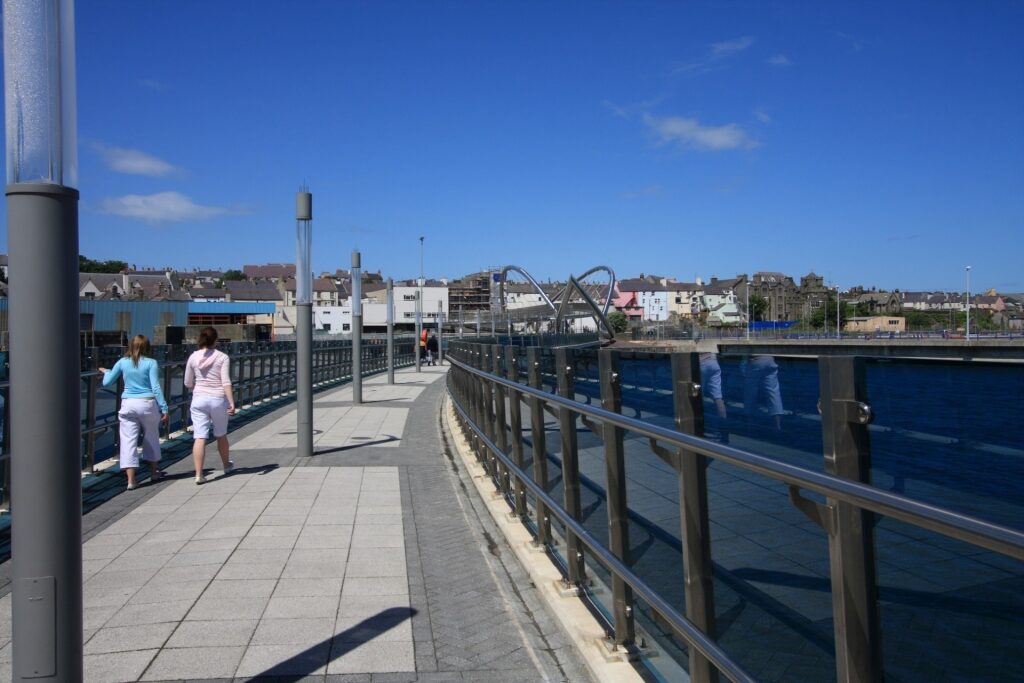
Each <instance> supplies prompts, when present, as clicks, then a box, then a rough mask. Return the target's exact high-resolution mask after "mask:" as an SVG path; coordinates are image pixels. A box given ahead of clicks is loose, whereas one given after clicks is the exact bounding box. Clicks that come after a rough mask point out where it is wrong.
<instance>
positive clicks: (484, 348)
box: [478, 344, 501, 490]
mask: <svg viewBox="0 0 1024 683" xmlns="http://www.w3.org/2000/svg"><path fill="white" fill-rule="evenodd" d="M478 367H479V368H480V369H481V370H484V371H485V372H490V370H491V367H492V366H491V347H490V346H488V345H486V344H481V345H480V365H479V366H478ZM480 391H481V396H482V397H483V403H482V405H483V423H482V425H481V426H482V427H483V428H484V434H486V435H487V438H488V439H490V440H491V443H496V442H497V431H498V430H497V429H496V428H495V420H494V413H495V410H494V385H493V384H491V383H490V382H489V381H487V380H486V379H483V378H482V377H481V378H480ZM483 450H484V457H485V458H487V463H488V470H489V471H490V473H491V479H492V480H493V481H494V485H495V488H496V489H498V490H500V489H501V485H500V484H499V477H500V475H499V470H498V458H497V457H496V456H495V455H494V453H492V452H491V451H490V449H487V448H485V449H483Z"/></svg>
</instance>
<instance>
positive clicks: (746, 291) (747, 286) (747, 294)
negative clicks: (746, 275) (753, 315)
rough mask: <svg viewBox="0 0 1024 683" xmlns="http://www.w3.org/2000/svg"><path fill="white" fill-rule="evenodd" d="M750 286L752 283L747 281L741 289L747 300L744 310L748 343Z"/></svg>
mask: <svg viewBox="0 0 1024 683" xmlns="http://www.w3.org/2000/svg"><path fill="white" fill-rule="evenodd" d="M752 284H753V283H752V282H751V281H750V280H747V281H746V282H745V283H744V287H743V296H744V297H745V298H746V300H747V303H746V308H747V341H750V285H752Z"/></svg>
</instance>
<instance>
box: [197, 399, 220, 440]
mask: <svg viewBox="0 0 1024 683" xmlns="http://www.w3.org/2000/svg"><path fill="white" fill-rule="evenodd" d="M189 412H190V413H191V415H192V438H193V439H219V438H220V437H222V436H227V434H228V398H227V396H204V395H202V394H193V395H192V406H191V408H190V409H189Z"/></svg>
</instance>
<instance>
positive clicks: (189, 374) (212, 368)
mask: <svg viewBox="0 0 1024 683" xmlns="http://www.w3.org/2000/svg"><path fill="white" fill-rule="evenodd" d="M185 386H186V387H188V388H189V389H191V390H192V391H193V393H195V394H200V395H204V396H224V395H225V394H224V387H229V386H231V364H230V362H229V360H228V355H227V354H226V353H223V352H221V351H218V350H216V349H199V350H198V351H195V352H194V353H193V354H192V355H191V356H189V357H188V362H187V363H185Z"/></svg>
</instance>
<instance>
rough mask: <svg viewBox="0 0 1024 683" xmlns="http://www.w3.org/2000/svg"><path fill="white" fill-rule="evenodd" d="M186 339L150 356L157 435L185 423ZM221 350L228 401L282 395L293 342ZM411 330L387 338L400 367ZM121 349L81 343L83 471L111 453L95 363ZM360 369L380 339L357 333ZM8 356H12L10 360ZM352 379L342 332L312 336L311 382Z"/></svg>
mask: <svg viewBox="0 0 1024 683" xmlns="http://www.w3.org/2000/svg"><path fill="white" fill-rule="evenodd" d="M193 350H194V349H193V347H192V346H187V345H182V346H157V347H154V349H153V355H154V357H155V358H156V359H157V360H158V361H159V363H160V373H161V378H160V381H161V385H162V387H163V390H164V395H165V396H166V398H167V404H168V406H169V407H170V414H171V420H170V421H169V422H168V423H167V424H166V425H164V426H163V427H162V429H163V434H162V436H163V437H164V438H170V437H171V436H172V434H174V433H176V432H183V431H185V430H187V429H188V427H189V425H190V419H189V410H188V407H189V395H188V391H187V390H186V389H185V387H184V385H183V382H182V380H183V377H184V374H185V362H186V360H187V359H188V355H189V353H191V352H192V351H193ZM224 351H225V352H226V353H227V354H228V356H229V358H230V359H231V381H232V383H233V385H234V391H235V398H236V404H237V406H238V407H239V408H241V409H244V408H246V407H251V406H254V405H257V404H262V403H264V402H266V401H270V400H274V399H281V398H287V397H290V396H292V395H293V394H294V391H295V358H296V355H295V342H245V343H243V342H232V343H230V344H226V345H225V348H224ZM413 353H414V342H413V339H412V337H403V338H396V339H395V350H394V356H395V360H394V364H395V366H396V367H404V366H408V365H411V364H412V363H413V358H414V356H413ZM122 354H123V349H121V348H120V347H100V348H90V349H86V350H85V352H84V353H83V365H85V366H87V367H88V368H89V369H87V370H85V371H83V372H82V374H81V387H82V405H83V410H82V415H83V417H84V419H83V423H82V428H81V444H82V446H81V451H80V453H79V459H80V466H81V468H82V470H83V472H94V471H95V470H96V464H97V462H99V461H101V460H103V459H105V458H106V457H110V456H111V455H113V454H114V453H116V439H117V435H118V428H117V413H118V410H119V409H120V405H121V391H122V387H121V386H120V384H119V385H118V387H117V388H116V390H115V389H113V388H112V389H102V388H100V384H101V378H100V374H99V373H98V372H97V371H96V370H95V368H96V367H98V366H102V365H106V366H108V367H109V366H110V365H112V364H113V362H115V361H116V360H117V359H118V358H119V357H120V356H121V355H122ZM361 358H362V374H363V375H364V376H366V375H372V374H375V373H378V372H384V371H386V370H387V366H388V359H387V345H386V343H385V339H383V338H380V339H376V338H370V339H364V340H363V345H362V349H361ZM13 362H17V360H16V359H15V360H14V361H13ZM351 379H352V342H351V340H349V339H340V340H327V341H325V340H318V341H315V342H314V343H313V386H314V389H319V388H327V387H329V386H333V385H335V384H337V383H340V382H344V381H350V380H351ZM8 386H9V383H8V382H7V381H4V382H0V397H2V398H3V400H4V406H3V418H4V421H3V428H2V434H3V453H2V455H0V459H2V461H3V467H2V474H3V478H2V481H0V487H2V489H0V507H2V510H3V511H4V512H10V500H11V487H10V484H9V482H10V457H11V454H10V452H9V451H8V444H9V443H10V438H9V437H10V428H11V425H10V419H9V416H10V408H11V407H10V402H9V401H8V400H7V399H8V396H9V393H8Z"/></svg>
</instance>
